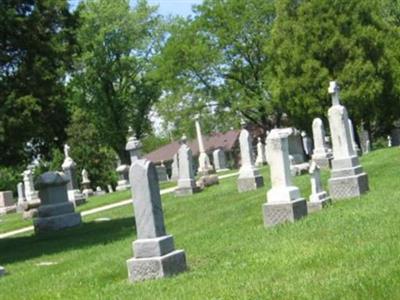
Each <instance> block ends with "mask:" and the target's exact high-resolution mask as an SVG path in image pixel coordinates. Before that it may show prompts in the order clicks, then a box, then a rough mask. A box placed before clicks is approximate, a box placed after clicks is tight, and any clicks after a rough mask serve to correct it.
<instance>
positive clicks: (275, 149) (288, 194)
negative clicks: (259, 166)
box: [263, 129, 307, 227]
mask: <svg viewBox="0 0 400 300" xmlns="http://www.w3.org/2000/svg"><path fill="white" fill-rule="evenodd" d="M288 135H289V133H288V131H287V130H281V129H273V130H272V131H271V133H270V134H269V135H268V144H267V153H268V154H267V155H268V164H269V165H270V173H271V189H270V190H269V191H268V193H267V203H265V204H264V205H263V214H264V225H265V227H271V226H275V225H277V224H281V223H285V222H293V221H295V220H297V219H300V218H302V217H304V216H306V215H307V204H306V201H305V199H304V198H302V197H301V195H300V190H299V188H298V187H296V186H294V185H293V184H292V176H291V175H290V162H289V146H288Z"/></svg>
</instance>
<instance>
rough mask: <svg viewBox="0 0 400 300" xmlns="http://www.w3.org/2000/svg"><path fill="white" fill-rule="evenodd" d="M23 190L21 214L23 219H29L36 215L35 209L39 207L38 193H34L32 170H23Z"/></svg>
mask: <svg viewBox="0 0 400 300" xmlns="http://www.w3.org/2000/svg"><path fill="white" fill-rule="evenodd" d="M22 176H23V181H24V189H25V198H26V201H25V202H24V204H23V210H24V212H23V214H22V217H23V218H24V219H31V218H33V217H35V216H36V215H37V209H38V207H39V205H40V199H39V193H38V192H37V191H35V187H34V184H33V172H32V168H29V167H28V169H27V170H25V171H24V172H23V173H22Z"/></svg>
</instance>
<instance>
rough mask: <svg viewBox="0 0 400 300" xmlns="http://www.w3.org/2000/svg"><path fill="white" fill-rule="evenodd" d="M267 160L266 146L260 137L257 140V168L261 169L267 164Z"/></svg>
mask: <svg viewBox="0 0 400 300" xmlns="http://www.w3.org/2000/svg"><path fill="white" fill-rule="evenodd" d="M266 162H267V159H266V158H265V147H264V144H263V143H262V142H261V138H260V137H258V139H257V158H256V163H255V164H256V166H257V167H261V166H263V165H264V164H266Z"/></svg>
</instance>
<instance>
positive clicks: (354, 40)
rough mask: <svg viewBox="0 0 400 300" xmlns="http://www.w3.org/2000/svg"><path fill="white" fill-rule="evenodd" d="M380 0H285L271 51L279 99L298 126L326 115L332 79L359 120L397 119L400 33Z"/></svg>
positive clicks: (380, 122)
mask: <svg viewBox="0 0 400 300" xmlns="http://www.w3.org/2000/svg"><path fill="white" fill-rule="evenodd" d="M385 13H387V10H386V7H385V2H384V1H378V0H336V1H328V0H304V1H298V0H279V1H277V20H276V22H275V24H274V28H273V34H272V36H273V38H272V43H271V45H270V46H269V47H270V48H269V51H268V52H269V53H271V55H272V67H273V74H272V75H273V85H272V89H271V90H272V92H273V93H272V94H273V101H274V102H275V103H276V106H277V107H280V108H281V109H282V111H285V112H287V113H288V115H289V118H290V119H291V120H292V121H293V122H294V124H295V125H296V126H298V127H301V128H305V129H310V126H311V120H312V118H314V117H317V116H325V115H326V112H327V109H328V107H329V106H330V104H331V102H330V99H329V96H328V93H327V87H328V83H329V81H330V80H337V81H338V82H339V84H340V85H341V87H342V92H341V98H342V101H343V103H344V104H345V105H346V106H347V109H348V111H349V114H350V117H351V118H352V119H353V121H354V122H355V123H356V124H360V123H361V121H364V122H365V124H366V126H367V128H369V129H371V127H373V125H375V127H376V126H378V127H380V128H383V127H388V126H390V125H391V123H392V122H393V120H394V119H395V118H396V116H397V118H398V116H399V110H400V105H399V103H400V98H399V96H400V93H399V91H400V90H399V80H400V78H399V71H400V69H399V68H400V66H399V52H398V48H399V34H398V31H397V30H396V28H395V27H394V26H393V25H392V21H393V20H395V19H396V18H395V17H394V16H395V14H390V16H391V20H389V18H388V15H386V16H385Z"/></svg>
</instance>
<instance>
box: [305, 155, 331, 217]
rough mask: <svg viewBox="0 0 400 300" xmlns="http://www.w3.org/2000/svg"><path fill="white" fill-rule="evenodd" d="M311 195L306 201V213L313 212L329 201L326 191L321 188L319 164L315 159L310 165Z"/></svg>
mask: <svg viewBox="0 0 400 300" xmlns="http://www.w3.org/2000/svg"><path fill="white" fill-rule="evenodd" d="M309 173H310V180H311V195H310V199H309V200H310V201H308V203H307V208H308V213H313V212H315V211H319V210H321V209H322V208H324V207H325V206H326V205H328V204H330V203H331V199H330V198H329V196H328V193H327V192H325V191H324V190H323V188H322V183H321V174H320V169H319V166H318V165H317V163H316V162H315V161H312V162H311V165H310V170H309Z"/></svg>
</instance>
